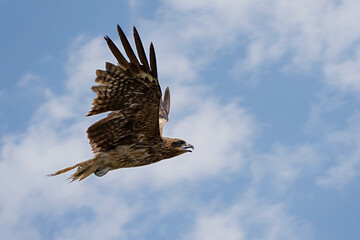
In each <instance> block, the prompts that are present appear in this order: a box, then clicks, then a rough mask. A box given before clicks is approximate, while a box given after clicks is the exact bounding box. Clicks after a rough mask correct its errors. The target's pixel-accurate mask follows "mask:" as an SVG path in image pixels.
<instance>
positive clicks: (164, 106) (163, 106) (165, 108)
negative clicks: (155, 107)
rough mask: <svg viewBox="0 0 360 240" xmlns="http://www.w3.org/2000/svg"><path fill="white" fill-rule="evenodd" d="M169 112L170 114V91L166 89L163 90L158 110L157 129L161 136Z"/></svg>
mask: <svg viewBox="0 0 360 240" xmlns="http://www.w3.org/2000/svg"><path fill="white" fill-rule="evenodd" d="M169 112H170V90H169V87H167V88H166V89H165V94H164V99H163V100H161V101H160V108H159V127H160V135H161V136H162V132H163V129H164V126H165V123H167V122H168V121H169Z"/></svg>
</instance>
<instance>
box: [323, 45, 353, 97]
mask: <svg viewBox="0 0 360 240" xmlns="http://www.w3.org/2000/svg"><path fill="white" fill-rule="evenodd" d="M359 66H360V46H358V47H357V49H355V51H354V59H346V60H344V61H342V62H340V63H334V64H329V65H328V66H326V67H325V69H324V72H325V74H326V76H327V79H328V82H329V84H331V85H333V86H334V87H335V88H338V89H341V90H350V91H360V67H359Z"/></svg>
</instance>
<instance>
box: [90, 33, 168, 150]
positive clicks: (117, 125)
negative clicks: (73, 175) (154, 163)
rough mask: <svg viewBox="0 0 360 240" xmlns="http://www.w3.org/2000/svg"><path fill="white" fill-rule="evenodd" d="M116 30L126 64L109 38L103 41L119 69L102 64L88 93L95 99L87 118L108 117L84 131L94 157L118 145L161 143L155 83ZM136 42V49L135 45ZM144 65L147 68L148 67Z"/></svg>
mask: <svg viewBox="0 0 360 240" xmlns="http://www.w3.org/2000/svg"><path fill="white" fill-rule="evenodd" d="M118 30H119V35H120V38H121V42H122V44H123V47H124V49H125V51H126V54H127V56H128V57H129V59H130V63H129V62H128V61H126V59H125V58H124V56H123V55H122V54H121V53H120V51H119V49H118V48H117V47H116V46H115V44H114V43H113V42H112V41H111V40H110V38H105V39H106V41H107V43H108V45H109V48H110V50H111V51H112V53H113V54H114V56H115V57H116V59H117V60H118V62H119V65H120V66H116V65H113V64H111V63H106V70H105V71H103V70H97V71H96V76H97V77H96V79H95V82H96V83H98V84H99V85H97V86H93V87H92V90H93V91H94V92H95V93H96V94H97V97H96V98H94V100H93V103H92V104H93V107H92V109H91V111H90V112H89V113H88V114H87V116H91V115H95V114H99V113H103V112H108V111H111V113H110V114H109V115H108V116H107V117H105V118H103V119H101V120H100V121H98V122H96V123H94V124H93V125H92V126H90V127H89V128H88V130H87V134H88V137H89V139H90V144H91V147H92V149H93V151H94V153H96V152H100V151H106V150H109V149H112V148H114V147H116V146H118V145H122V144H134V143H138V142H143V141H160V140H161V137H160V129H159V111H160V110H159V106H160V101H161V89H160V86H159V83H158V80H157V79H156V78H154V77H153V75H152V73H151V72H150V69H147V68H146V67H144V65H140V63H139V61H138V60H137V58H136V56H135V54H134V52H133V50H132V48H131V46H130V44H129V42H128V40H127V39H126V36H125V34H124V33H123V32H122V30H121V28H120V27H118ZM139 39H140V38H139ZM136 41H137V43H136V44H137V45H138V44H139V41H138V40H136ZM140 43H141V42H140ZM138 51H139V50H138ZM140 51H141V49H140ZM139 55H140V53H139ZM140 59H141V60H140V61H141V62H142V63H143V61H144V60H145V59H146V58H145V59H144V57H143V56H142V57H140ZM124 60H125V61H124ZM146 62H147V60H146ZM143 64H144V63H143ZM147 65H148V66H149V64H148V63H147ZM155 66H156V64H155Z"/></svg>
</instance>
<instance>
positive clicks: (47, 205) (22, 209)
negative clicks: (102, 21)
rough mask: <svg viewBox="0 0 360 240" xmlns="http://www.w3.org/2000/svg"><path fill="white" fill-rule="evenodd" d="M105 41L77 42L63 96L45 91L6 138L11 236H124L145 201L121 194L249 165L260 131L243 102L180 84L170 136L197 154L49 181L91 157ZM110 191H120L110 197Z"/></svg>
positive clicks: (5, 219) (4, 198)
mask: <svg viewBox="0 0 360 240" xmlns="http://www.w3.org/2000/svg"><path fill="white" fill-rule="evenodd" d="M100 40H101V39H100V38H95V39H93V40H90V41H87V43H85V40H84V39H82V38H79V39H77V40H76V41H75V43H74V45H73V46H72V47H71V48H70V50H69V61H68V64H67V67H66V72H67V75H68V78H67V80H66V81H65V85H66V91H65V93H64V94H61V95H59V94H57V93H54V92H52V91H50V90H48V89H45V90H44V92H45V95H46V99H45V101H44V103H43V104H42V105H41V106H40V107H39V108H38V109H37V110H36V111H35V112H34V115H33V116H32V118H31V120H30V121H29V126H28V128H27V130H26V131H25V132H24V133H22V134H19V135H14V136H3V138H2V141H3V145H2V148H1V161H0V168H1V169H6V171H4V173H3V174H1V175H0V190H1V191H2V192H6V193H7V194H2V195H1V197H0V206H1V216H2V218H1V219H0V225H1V226H2V228H4V229H2V230H3V231H1V232H2V236H3V237H5V238H7V239H21V238H23V237H24V236H27V237H28V238H32V239H43V238H46V236H49V235H52V234H53V235H54V236H53V238H55V239H56V238H57V239H66V238H71V239H83V238H90V239H93V238H94V239H95V238H97V239H110V238H115V237H125V236H126V234H127V231H126V230H125V229H124V224H125V223H129V222H130V221H131V220H132V219H134V218H136V217H139V213H138V211H142V212H143V211H144V207H143V206H142V205H143V204H144V201H145V200H138V201H136V202H135V203H129V202H127V201H128V200H127V199H126V197H124V196H123V194H124V193H121V192H123V191H126V192H127V193H129V192H137V191H138V188H139V187H143V186H146V187H147V188H150V189H152V188H153V189H156V188H160V189H164V190H166V189H168V188H171V186H174V185H176V184H178V185H180V184H181V183H182V182H183V181H184V180H185V181H186V180H191V181H194V182H196V181H198V180H201V179H204V178H207V177H214V176H218V175H220V176H221V175H224V174H226V173H228V172H233V171H235V170H237V169H238V168H239V167H241V166H242V164H243V162H244V159H243V158H242V151H244V150H245V149H246V148H248V147H249V146H251V142H252V136H253V131H254V126H253V124H254V123H253V119H252V117H251V115H250V114H249V113H248V112H247V111H246V110H245V109H244V108H243V107H241V106H239V105H238V104H237V103H227V104H221V103H220V102H219V99H217V98H216V97H215V96H214V94H211V93H209V92H207V93H206V94H205V92H204V87H203V86H201V85H199V84H198V85H195V84H194V85H189V84H180V83H179V84H178V88H177V87H174V89H173V90H172V103H173V104H172V110H171V114H172V115H171V118H174V119H172V120H171V122H170V123H168V125H169V126H167V129H166V130H165V131H166V132H170V135H172V136H176V137H182V138H184V139H186V140H188V141H189V142H191V143H193V144H194V145H195V152H194V153H193V154H187V155H184V156H182V157H179V158H177V159H171V160H165V161H166V162H165V161H164V162H163V163H159V164H156V165H153V166H148V167H143V168H136V169H126V170H118V171H114V172H111V173H109V174H108V175H106V177H104V178H101V179H99V178H96V177H94V176H91V177H90V178H89V179H86V180H85V181H83V182H81V183H74V184H66V180H65V179H66V177H67V176H66V175H62V176H57V177H53V178H48V177H46V174H49V173H51V172H53V171H55V170H57V169H59V168H63V167H66V166H70V165H73V164H75V163H76V162H79V161H83V160H86V159H88V158H90V157H91V152H90V148H89V145H88V143H87V139H86V136H85V130H86V127H87V126H89V125H90V122H92V121H94V119H85V118H84V117H83V116H84V115H85V113H86V111H87V110H88V109H89V107H90V100H91V97H93V95H91V91H90V86H91V85H92V84H93V79H94V78H95V69H97V68H103V66H104V62H105V58H106V60H108V61H109V60H110V61H111V59H112V58H110V59H109V58H107V57H106V54H104V52H107V51H108V50H105V47H104V43H103V42H102V41H100ZM175 54H178V55H179V54H180V53H179V52H175ZM182 62H183V63H184V66H186V65H188V64H189V62H190V61H189V60H187V59H186V57H183V61H182ZM159 71H160V72H161V68H159ZM174 72H176V70H174ZM194 72H195V70H194ZM169 76H171V74H169ZM183 77H185V76H183ZM174 79H177V77H175V78H174ZM172 80H173V79H172ZM175 85H176V84H175ZM176 89H178V92H177V90H176ZM177 106H179V108H177ZM178 110H179V112H181V114H179V113H177V111H178ZM189 110H190V111H189ZM178 115H179V116H178ZM175 116H178V117H177V118H175ZM114 183H116V184H115V185H114ZM109 186H111V188H113V187H115V186H116V187H115V188H116V189H120V190H114V189H113V190H112V191H115V193H114V194H104V192H107V190H108V189H109ZM145 205H146V204H145ZM159 205H162V201H160V203H159ZM42 219H46V221H45V222H44V221H43V220H42ZM67 221H70V222H69V223H68V224H67V223H66V222H67ZM72 221H75V222H72ZM47 223H48V224H50V225H51V226H54V228H53V229H52V230H48V231H49V232H46V230H45V229H46V226H42V225H43V224H45V225H46V224H47ZM114 223H115V224H114ZM19 224H20V225H21V227H19ZM44 235H45V237H44Z"/></svg>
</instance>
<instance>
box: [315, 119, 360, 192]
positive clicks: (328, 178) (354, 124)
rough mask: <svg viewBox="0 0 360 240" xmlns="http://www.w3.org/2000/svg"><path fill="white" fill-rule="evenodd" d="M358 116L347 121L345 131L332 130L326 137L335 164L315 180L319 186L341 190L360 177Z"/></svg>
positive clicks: (359, 127) (359, 129)
mask: <svg viewBox="0 0 360 240" xmlns="http://www.w3.org/2000/svg"><path fill="white" fill-rule="evenodd" d="M359 122H360V114H359V113H356V114H354V115H353V116H352V117H351V118H350V119H349V120H348V126H347V127H346V128H345V129H341V130H334V131H332V132H330V133H329V134H328V136H327V142H328V144H329V146H331V147H332V148H333V149H336V150H337V151H336V154H335V155H334V156H333V159H334V160H335V164H333V165H331V166H330V167H329V168H328V170H327V172H326V173H325V174H323V175H321V176H320V177H319V178H318V179H317V183H318V185H319V186H322V187H325V188H333V189H338V190H340V189H343V188H344V187H345V186H346V185H348V184H349V183H351V182H352V181H353V180H354V179H355V178H356V177H358V176H359V175H360V140H359V134H360V125H359Z"/></svg>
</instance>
